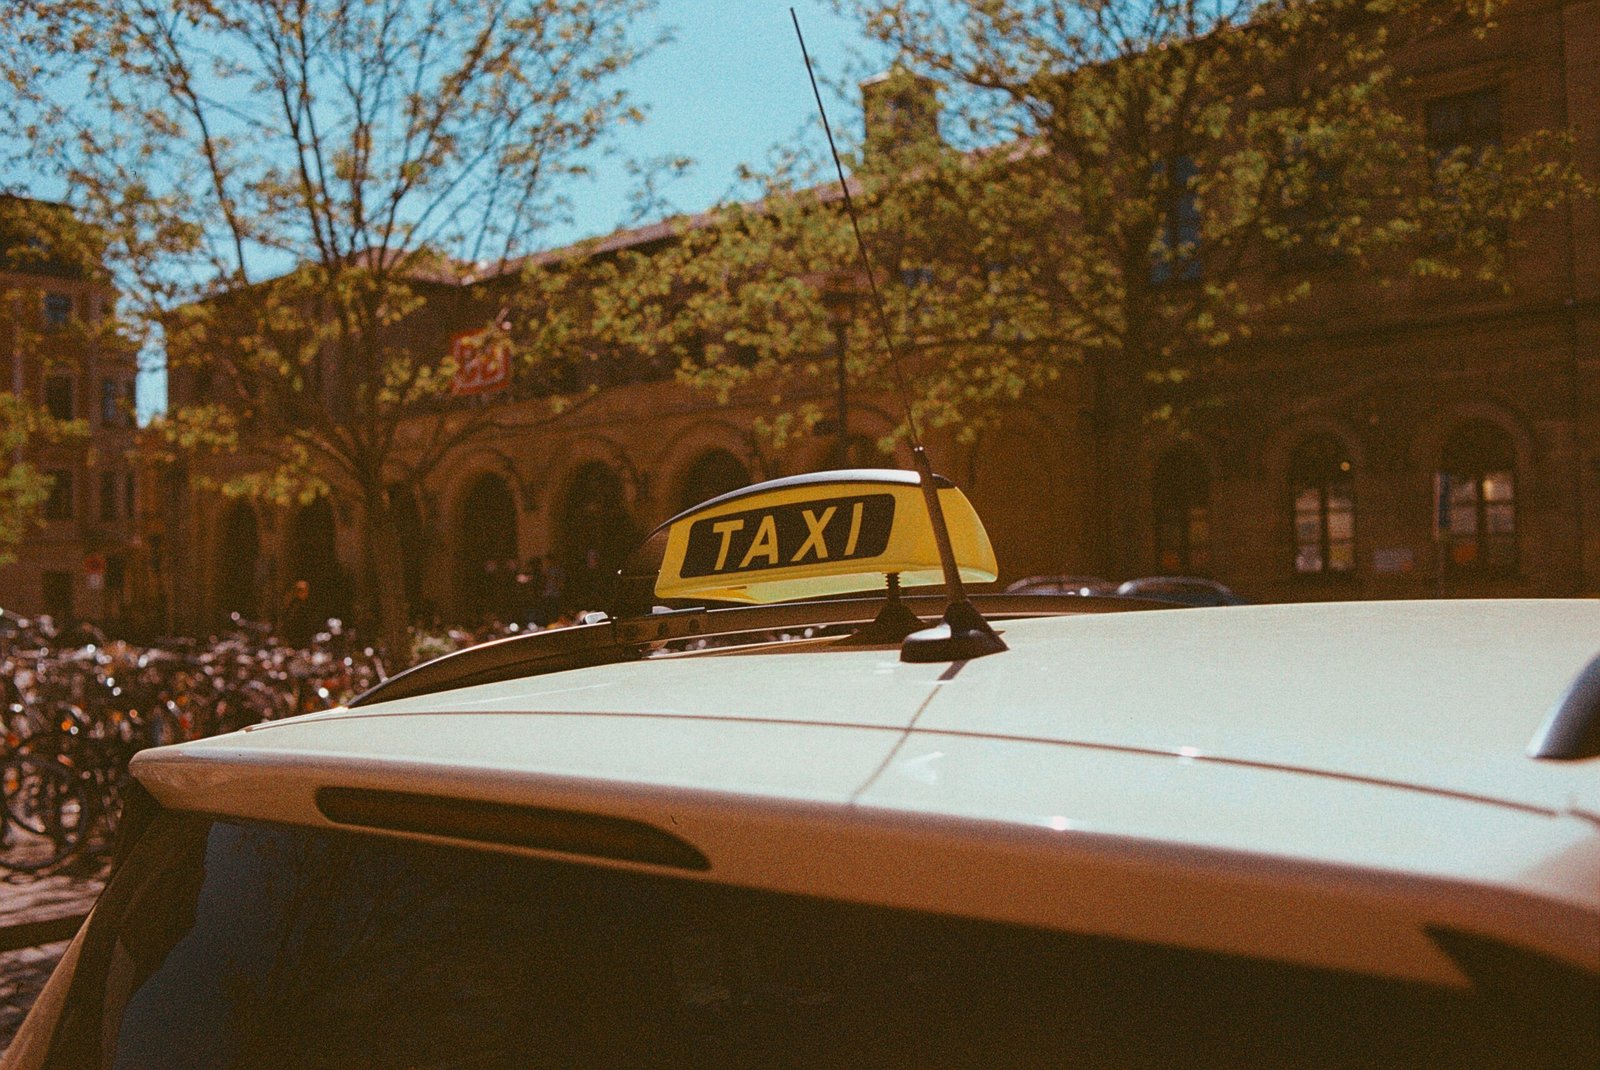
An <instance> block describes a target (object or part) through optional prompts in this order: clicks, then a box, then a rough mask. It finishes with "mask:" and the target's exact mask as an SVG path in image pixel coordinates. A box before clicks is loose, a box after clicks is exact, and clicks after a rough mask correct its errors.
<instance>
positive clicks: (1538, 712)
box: [134, 601, 1600, 981]
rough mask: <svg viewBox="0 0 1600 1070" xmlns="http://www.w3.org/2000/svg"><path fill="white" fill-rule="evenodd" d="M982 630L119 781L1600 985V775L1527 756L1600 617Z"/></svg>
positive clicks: (1395, 967)
mask: <svg viewBox="0 0 1600 1070" xmlns="http://www.w3.org/2000/svg"><path fill="white" fill-rule="evenodd" d="M1000 630H1001V631H1002V633H1003V635H1004V638H1005V641H1006V642H1007V644H1009V646H1010V648H1011V649H1010V651H1009V652H1006V653H1002V654H998V655H994V656H991V657H985V658H980V659H976V660H972V661H968V662H958V663H953V664H950V663H946V664H921V665H919V664H907V663H904V662H901V661H900V660H899V658H898V654H897V651H896V650H894V649H836V648H823V647H818V648H808V647H806V646H804V645H801V646H800V647H799V648H798V649H796V648H792V647H791V648H786V649H777V650H768V651H762V650H760V649H756V650H749V651H737V652H723V653H708V654H703V655H695V656H671V657H656V658H649V659H645V660H642V661H636V662H628V663H622V664H615V665H607V666H601V667H596V668H587V669H577V670H571V671H567V672H560V673H554V674H551V675H545V676H536V677H531V678H527V679H521V680H512V681H506V682H501V683H492V684H484V685H479V686H474V687H467V688H461V689H458V690H454V691H449V692H444V693H439V694H431V695H422V696H418V697H414V698H406V699H400V700H396V701H390V702H378V703H375V704H373V705H370V706H363V707H361V708H358V709H348V710H346V709H338V710H332V711H328V712H326V713H322V714H314V715H310V716H307V717H301V718H296V719H293V720H289V721H282V722H274V723H270V724H265V725H260V726H256V727H255V728H253V729H249V730H246V731H245V732H242V733H235V734H233V735H230V736H224V737H217V738H214V739H209V740H202V741H198V742H195V743H191V744H186V745H183V746H181V747H176V748H163V749H160V750H155V751H147V752H145V753H143V754H141V755H140V756H139V757H138V758H137V759H136V762H135V766H134V769H135V772H136V773H137V775H138V776H139V778H140V779H141V780H142V781H143V782H144V783H146V784H147V786H149V787H150V788H151V790H152V791H153V792H154V793H155V794H156V796H157V797H158V799H160V800H161V801H162V802H163V803H164V804H167V805H170V806H176V807H183V808H193V809H201V810H207V811H211V812H218V813H233V814H240V815H243V816H251V817H261V818H277V819H280V820H293V821H301V822H304V823H310V824H319V823H320V824H327V823H328V821H327V819H326V818H325V817H324V816H323V815H322V814H321V813H320V811H319V810H318V809H317V806H316V803H315V792H316V790H317V789H318V788H319V787H324V786H329V785H342V786H354V787H360V788H372V789H388V790H404V791H411V792H424V793H440V794H449V795H452V796H459V797H470V798H475V799H482V800H489V801H501V802H519V803H532V804H537V805H541V806H556V807H569V808H572V809H581V810H584V811H586V812H589V811H601V812H606V813H610V814H615V815H618V816H627V817H632V818H636V819H639V820H644V821H647V822H649V823H651V824H654V825H657V826H659V827H663V828H666V829H668V830H670V831H672V832H673V833H674V834H675V835H681V836H684V837H685V838H686V839H688V840H689V842H690V843H692V844H694V845H695V846H696V847H697V848H699V849H701V850H703V851H704V852H705V854H706V855H707V857H709V858H710V859H711V861H712V865H713V870H712V872H713V875H714V876H719V877H722V878H724V879H729V880H733V881H741V882H747V883H752V884H757V885H760V886H767V887H774V888H779V889H786V890H793V891H800V892H806V893H810V894H820V895H836V896H839V897H842V898H855V899H863V900H867V901H874V902H884V903H889V904H896V905H906V906H912V907H918V908H924V909H936V910H944V911H949V912H961V913H972V914H976V915H980V916H986V917H994V918H998V919H1000V920H1013V921H1019V922H1025V923H1032V924H1045V925H1053V926H1057V927H1068V928H1078V929H1081V930H1085V931H1096V932H1106V933H1112V934H1117V935H1126V936H1131V937H1137V938H1142V939H1151V940H1159V941H1163V942H1172V943H1179V944H1187V945H1193V946H1203V947H1211V948H1219V949H1223V950H1233V951H1243V952H1248V953H1253V954H1266V955H1270V956H1273V957H1279V958H1285V959H1290V960H1295V961H1306V962H1315V963H1320V964H1324V965H1336V966H1341V967H1348V968H1352V969H1366V970H1372V971H1375V972H1384V973H1389V974H1394V975H1399V976H1412V977H1424V978H1431V979H1434V980H1443V981H1459V979H1460V978H1459V975H1458V974H1456V972H1455V971H1454V969H1453V968H1452V967H1451V965H1450V964H1449V962H1448V961H1447V960H1446V959H1445V958H1444V957H1443V956H1442V955H1440V954H1439V953H1438V951H1437V949H1436V948H1433V947H1432V946H1431V945H1430V944H1429V943H1428V940H1427V938H1426V936H1425V932H1426V930H1427V927H1428V926H1430V925H1432V926H1446V927H1459V928H1462V929H1464V930H1466V931H1469V932H1474V933H1479V934H1487V935H1490V936H1492V937H1494V938H1497V939H1502V940H1506V941H1508V942H1511V943H1514V944H1517V945H1519V946H1524V947H1528V948H1532V949H1534V950H1538V951H1540V952H1542V953H1545V954H1549V955H1553V956H1556V957H1558V958H1560V959H1563V960H1566V961H1570V962H1574V963H1576V964H1578V965H1580V966H1583V967H1585V968H1587V969H1591V970H1595V969H1600V760H1588V761H1579V762H1549V761H1539V760H1536V759H1532V758H1530V757H1528V756H1527V754H1526V748H1527V746H1528V743H1529V741H1530V739H1531V738H1532V736H1533V735H1534V733H1535V731H1536V730H1537V729H1538V727H1539V725H1540V723H1541V721H1542V720H1543V719H1544V717H1545V715H1546V713H1547V711H1548V710H1549V709H1550V707H1551V706H1552V704H1554V703H1555V702H1557V701H1558V699H1559V698H1560V697H1561V695H1562V694H1563V692H1564V691H1565V690H1566V689H1567V687H1568V686H1569V685H1570V683H1571V682H1572V680H1573V678H1574V677H1575V676H1576V675H1577V673H1578V672H1579V670H1580V669H1581V668H1582V667H1583V666H1584V665H1585V664H1586V663H1587V662H1588V661H1589V660H1590V658H1592V657H1593V656H1594V654H1595V653H1596V651H1597V650H1600V603H1596V602H1589V601H1559V602H1555V601H1545V602H1539V601H1496V602H1415V603H1350V604H1334V605H1296V606H1258V607H1228V608H1220V609H1184V610H1177V611H1172V612H1148V613H1128V614H1083V615H1076V616H1066V617H1050V618H1038V619H1025V620H1011V621H1006V622H1003V623H1002V624H1001V625H1000ZM930 860H936V861H930ZM930 867H931V868H930ZM1069 893H1070V894H1069ZM1230 897H1232V898H1231V899H1230ZM1219 898H1220V899H1221V900H1224V901H1228V902H1231V903H1232V908H1230V910H1229V911H1227V912H1224V913H1223V914H1220V915H1219V914H1218V913H1217V912H1216V910H1214V909H1213V910H1211V912H1210V914H1209V915H1208V916H1207V919H1206V920H1205V921H1204V923H1203V924H1202V923H1201V922H1200V920H1199V919H1198V918H1197V916H1196V911H1199V910H1201V907H1202V905H1206V904H1209V905H1210V906H1211V907H1215V906H1216V904H1217V903H1218V901H1219ZM1135 902H1136V903H1137V909H1135V908H1134V907H1133V906H1132V905H1131V904H1133V903H1135ZM1224 916H1225V917H1229V918H1235V919H1237V918H1239V917H1245V916H1248V917H1250V918H1252V919H1253V920H1252V921H1250V922H1249V923H1244V922H1241V921H1238V920H1235V921H1233V922H1221V921H1219V920H1218V919H1219V918H1220V917H1224Z"/></svg>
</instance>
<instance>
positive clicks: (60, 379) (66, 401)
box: [44, 375, 76, 420]
mask: <svg viewBox="0 0 1600 1070" xmlns="http://www.w3.org/2000/svg"><path fill="white" fill-rule="evenodd" d="M72 393H73V391H72V376H70V375H48V376H45V380H44V407H45V410H46V411H47V412H49V413H50V415H51V416H52V417H54V418H55V419H57V420H70V419H72V418H73V417H74V416H75V415H76V413H75V412H74V411H73V410H74V409H75V408H76V406H75V405H74V404H73V397H72Z"/></svg>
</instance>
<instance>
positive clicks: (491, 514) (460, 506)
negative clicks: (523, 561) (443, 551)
mask: <svg viewBox="0 0 1600 1070" xmlns="http://www.w3.org/2000/svg"><path fill="white" fill-rule="evenodd" d="M453 523H454V528H455V537H454V539H453V540H452V541H453V543H454V546H455V550H456V554H455V558H456V560H455V571H456V609H457V615H458V616H460V617H461V618H463V619H466V620H482V619H485V618H490V617H493V618H497V619H499V620H509V619H511V616H512V615H513V614H514V613H515V612H516V609H517V607H516V605H515V600H516V575H517V569H518V560H517V499H516V492H515V491H514V490H513V488H512V485H511V484H510V483H509V482H508V481H507V480H506V478H505V477H504V476H502V475H500V474H499V473H497V472H492V471H485V472H479V473H477V475H476V476H474V477H471V478H470V479H469V480H468V481H467V482H466V483H465V484H464V486H463V488H462V491H461V494H460V497H459V499H458V500H457V503H456V508H455V514H454V518H453Z"/></svg>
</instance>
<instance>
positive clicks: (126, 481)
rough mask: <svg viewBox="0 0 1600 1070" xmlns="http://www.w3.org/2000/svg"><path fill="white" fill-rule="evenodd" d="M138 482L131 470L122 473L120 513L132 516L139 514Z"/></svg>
mask: <svg viewBox="0 0 1600 1070" xmlns="http://www.w3.org/2000/svg"><path fill="white" fill-rule="evenodd" d="M138 504H139V482H138V480H136V479H135V478H134V475H133V473H132V472H124V473H123V474H122V515H123V516H125V517H128V518H130V519H131V518H133V517H136V516H138V515H139V510H138V508H137V506H138Z"/></svg>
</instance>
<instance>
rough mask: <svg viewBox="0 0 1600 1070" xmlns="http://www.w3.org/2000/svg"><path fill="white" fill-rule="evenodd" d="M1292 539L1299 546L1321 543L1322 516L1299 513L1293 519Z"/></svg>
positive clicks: (1319, 514)
mask: <svg viewBox="0 0 1600 1070" xmlns="http://www.w3.org/2000/svg"><path fill="white" fill-rule="evenodd" d="M1294 538H1295V542H1297V543H1300V544H1302V545H1303V544H1306V543H1310V544H1311V545H1313V546H1315V545H1317V544H1319V543H1321V542H1322V514H1321V513H1299V514H1297V515H1296V516H1295V518H1294Z"/></svg>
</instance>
